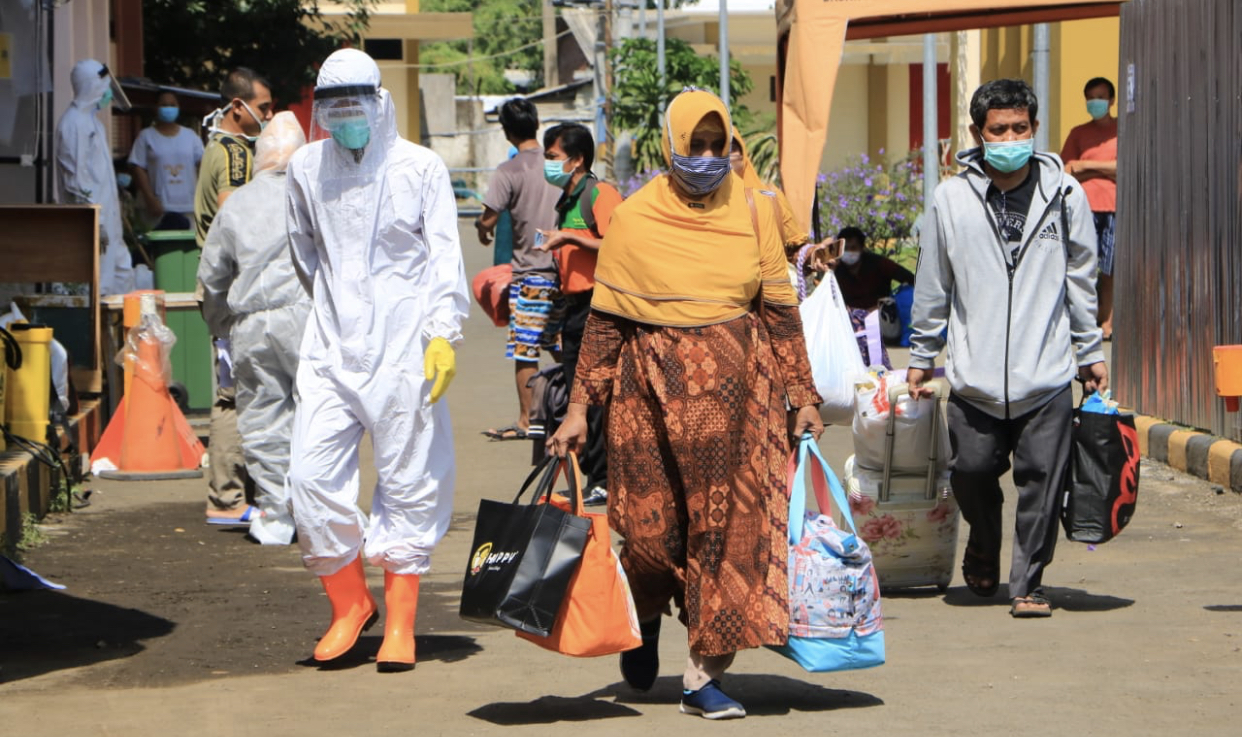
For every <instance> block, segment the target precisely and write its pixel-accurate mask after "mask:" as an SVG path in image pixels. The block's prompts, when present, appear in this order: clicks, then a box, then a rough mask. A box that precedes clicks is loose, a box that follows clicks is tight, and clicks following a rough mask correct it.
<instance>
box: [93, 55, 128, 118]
mask: <svg viewBox="0 0 1242 737" xmlns="http://www.w3.org/2000/svg"><path fill="white" fill-rule="evenodd" d="M99 78H100V79H102V80H107V83H108V86H107V88H106V89H105V91H104V99H105V100H109V101H110V102H111V104H112V105H113V106H114V107H115V108H116V109H117V110H120V111H121V112H123V113H126V112H129V109H130V108H131V107H133V105H131V104H130V103H129V97H127V96H126V95H125V90H123V89H121V83H120V82H118V81H116V77H113V76H112V72H110V71H108V65H107V64H101V65H100V69H99ZM100 107H101V108H102V107H107V105H100Z"/></svg>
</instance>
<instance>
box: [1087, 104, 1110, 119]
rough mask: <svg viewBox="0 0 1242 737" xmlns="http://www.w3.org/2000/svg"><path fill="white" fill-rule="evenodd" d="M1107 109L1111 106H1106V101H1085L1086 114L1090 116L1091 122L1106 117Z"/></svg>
mask: <svg viewBox="0 0 1242 737" xmlns="http://www.w3.org/2000/svg"><path fill="white" fill-rule="evenodd" d="M1109 107H1111V105H1109V104H1108V100H1100V99H1094V100H1087V112H1088V113H1090V114H1091V119H1092V120H1099V119H1100V118H1102V117H1104V116H1105V115H1108V108H1109Z"/></svg>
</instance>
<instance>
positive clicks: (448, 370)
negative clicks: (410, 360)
mask: <svg viewBox="0 0 1242 737" xmlns="http://www.w3.org/2000/svg"><path fill="white" fill-rule="evenodd" d="M423 375H424V376H426V377H427V380H428V381H432V382H433V383H432V385H431V403H432V404H435V403H436V402H438V401H439V400H440V397H442V396H444V392H446V391H448V387H449V383H450V382H452V381H453V377H454V376H456V375H457V353H456V352H455V351H454V350H453V346H451V345H449V342H448V341H447V340H445V339H444V338H432V339H431V342H430V343H428V344H427V350H426V351H425V352H424V353H423Z"/></svg>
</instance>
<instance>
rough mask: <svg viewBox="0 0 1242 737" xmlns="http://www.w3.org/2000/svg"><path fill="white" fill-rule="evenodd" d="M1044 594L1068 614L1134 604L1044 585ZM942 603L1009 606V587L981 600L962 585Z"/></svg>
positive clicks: (1123, 607)
mask: <svg viewBox="0 0 1242 737" xmlns="http://www.w3.org/2000/svg"><path fill="white" fill-rule="evenodd" d="M1044 595H1045V596H1047V597H1048V599H1049V600H1051V601H1052V608H1053V609H1054V610H1056V609H1063V610H1065V611H1067V612H1111V611H1113V610H1116V609H1125V608H1126V607H1128V606H1131V605H1133V604H1134V599H1126V598H1122V597H1120V596H1111V595H1109V594H1093V593H1091V592H1089V591H1084V590H1082V589H1070V588H1065V587H1062V586H1045V587H1044ZM944 603H946V604H948V605H950V606H965V607H971V606H1005V607H1007V606H1009V605H1010V604H1011V602H1010V596H1009V586H1008V585H1007V584H1002V585H1001V587H1000V590H999V591H997V592H996V595H995V596H990V597H982V596H976V595H975V594H973V593H971V591H970V589H968V588H966V587H965V586H960V587H956V588H951V589H949V590H948V591H947V592H946V593H945V595H944Z"/></svg>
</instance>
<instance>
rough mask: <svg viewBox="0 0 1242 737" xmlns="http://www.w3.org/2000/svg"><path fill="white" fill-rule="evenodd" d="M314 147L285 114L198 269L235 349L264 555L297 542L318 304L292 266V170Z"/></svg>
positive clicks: (208, 314) (210, 316)
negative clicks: (303, 351) (294, 457)
mask: <svg viewBox="0 0 1242 737" xmlns="http://www.w3.org/2000/svg"><path fill="white" fill-rule="evenodd" d="M305 143H306V136H305V134H303V133H302V126H301V124H299V123H298V119H297V117H296V116H294V114H293V113H291V112H288V111H286V112H282V113H277V114H276V116H275V117H274V118H272V121H271V122H270V123H268V125H267V127H266V128H264V129H263V133H262V134H261V135H260V136H259V140H258V142H257V143H256V144H255V161H254V168H255V175H254V178H253V179H251V180H250V182H249V183H247V184H245V185H242V186H241V187H240V188H238V189H237V190H236V191H235V192H233V194H232V196H230V197H229V198H228V200H227V201H225V203H224V204H223V205H222V206H221V207H220V211H219V212H218V213H217V214H216V218H215V220H214V221H213V222H212V224H211V231H210V232H209V233H208V234H207V242H206V243H205V244H204V246H203V254H202V259H201V261H200V262H199V266H198V280H199V282H200V283H201V284H202V285H203V318H204V319H205V320H206V321H207V326H208V327H209V328H210V329H211V334H212V335H227V336H229V338H230V341H231V353H232V357H233V380H234V382H235V386H236V388H237V429H238V431H239V432H240V434H241V441H242V449H243V451H244V453H245V456H246V469H247V470H248V471H249V472H250V477H251V478H252V479H254V480H255V483H256V484H257V486H258V494H257V497H258V498H257V499H256V500H255V501H256V504H257V505H258V507H259V512H260V514H258V515H256V516H255V517H253V518H252V519H251V521H250V536H251V537H253V538H254V539H255V540H257V541H258V542H260V543H263V544H265V545H288V544H289V543H291V542H292V541H293V531H294V529H293V510H292V509H291V508H290V505H289V494H288V491H287V489H286V485H285V475H286V474H287V473H288V472H289V441H290V437H291V436H292V434H293V411H294V406H295V392H294V378H295V377H296V375H297V367H298V346H299V344H300V343H301V341H302V332H303V331H304V329H305V327H306V317H307V315H308V314H309V313H310V296H309V295H308V294H307V293H306V290H305V289H303V287H302V284H301V283H300V282H299V281H298V277H297V274H296V273H295V272H294V269H293V259H292V258H290V256H289V228H288V225H287V223H286V221H285V218H283V217H280V216H279V214H280V213H282V212H283V210H284V207H285V180H286V176H285V170H286V167H287V166H288V164H289V158H290V157H291V156H293V153H294V152H295V151H297V150H298V149H299V148H301V147H302V146H303V145H305Z"/></svg>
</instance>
